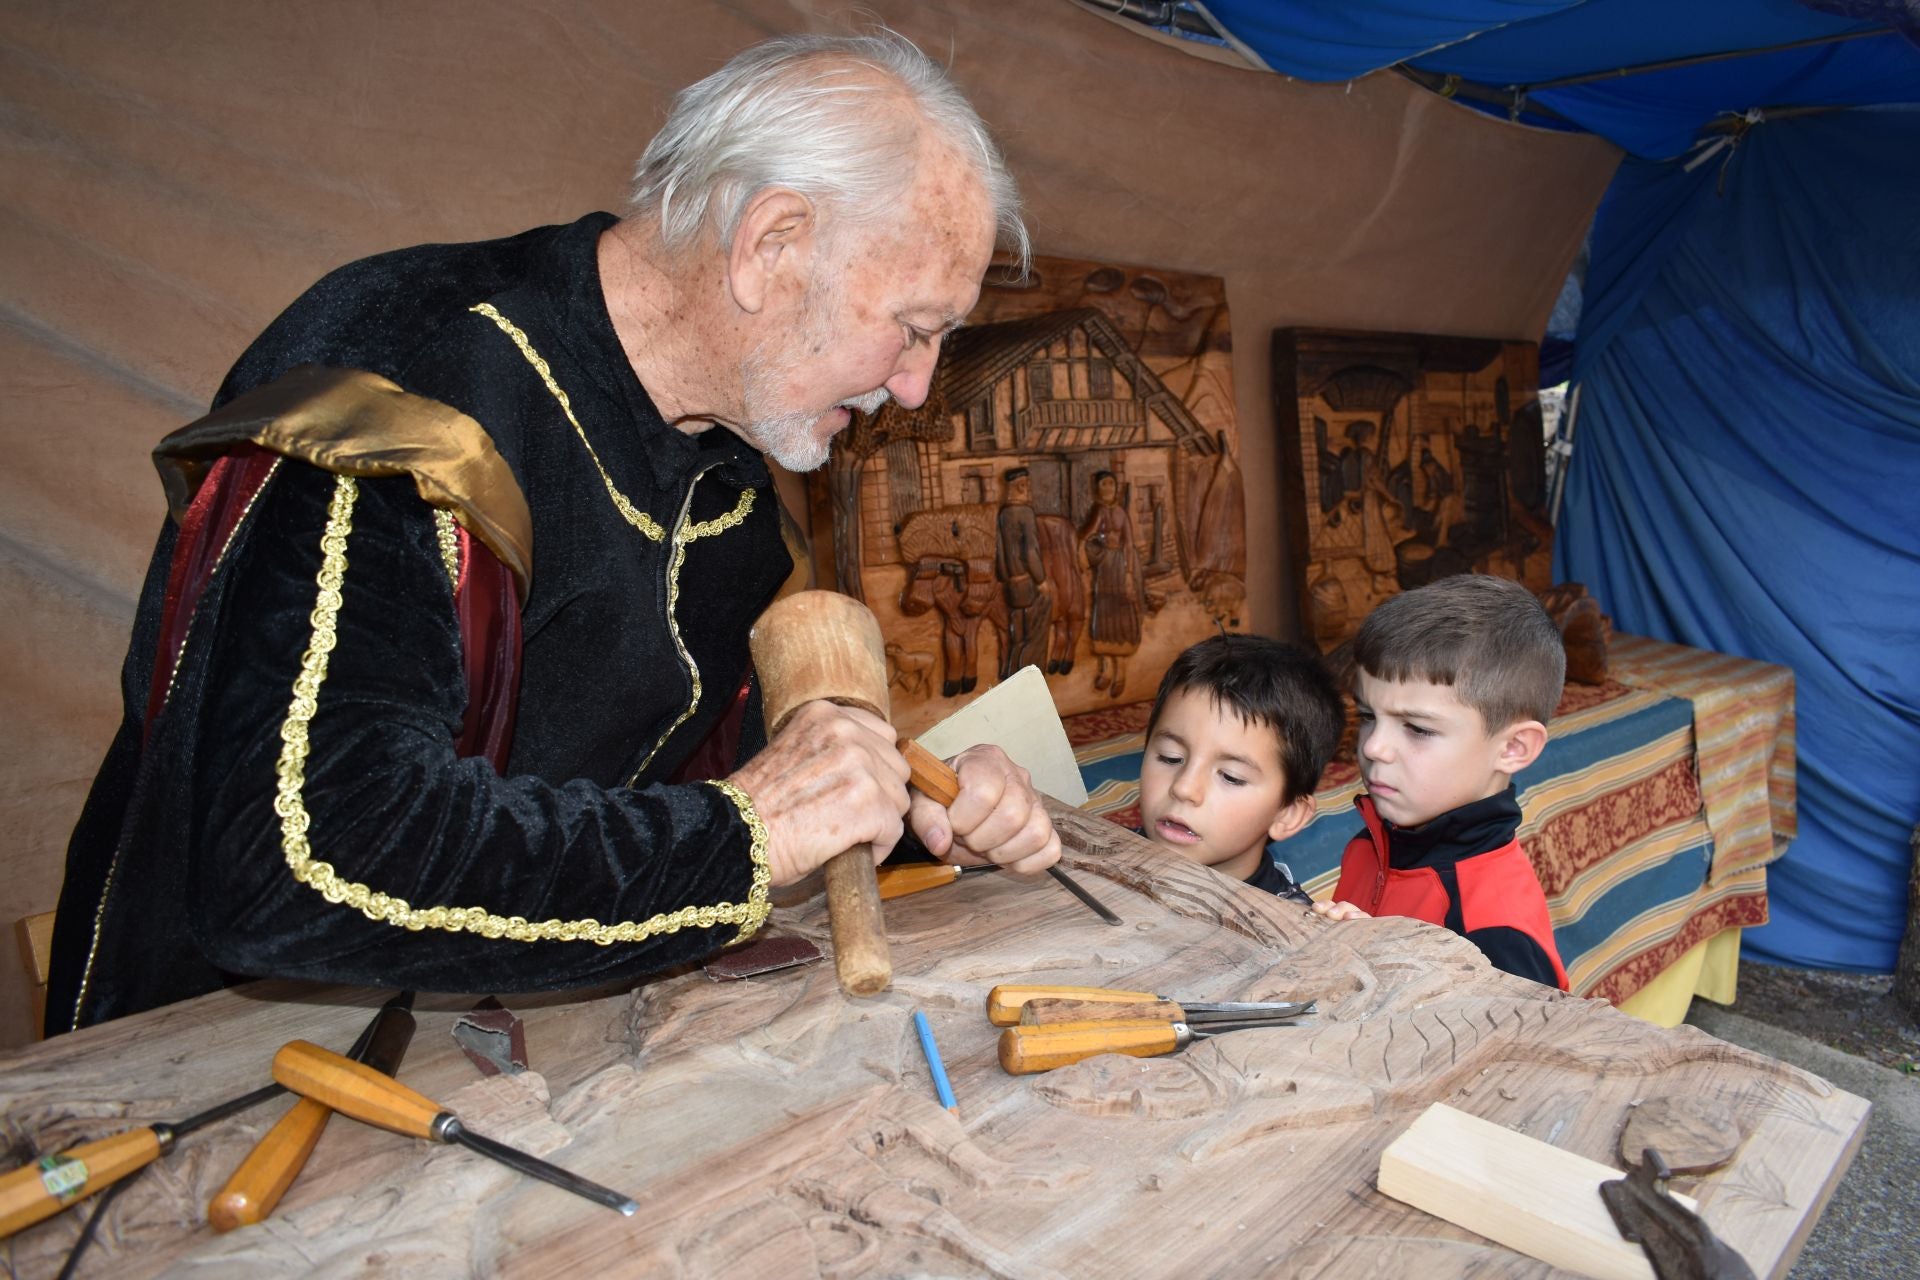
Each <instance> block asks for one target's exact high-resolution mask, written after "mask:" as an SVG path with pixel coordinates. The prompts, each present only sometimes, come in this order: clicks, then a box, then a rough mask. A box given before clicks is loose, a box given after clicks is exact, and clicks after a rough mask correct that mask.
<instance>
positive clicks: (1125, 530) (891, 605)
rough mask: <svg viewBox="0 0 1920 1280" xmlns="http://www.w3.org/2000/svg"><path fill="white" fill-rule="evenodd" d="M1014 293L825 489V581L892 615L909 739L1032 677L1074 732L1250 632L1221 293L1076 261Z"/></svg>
mask: <svg viewBox="0 0 1920 1280" xmlns="http://www.w3.org/2000/svg"><path fill="white" fill-rule="evenodd" d="M996 281H1004V272H998V271H997V272H994V273H990V274H989V276H988V282H987V285H986V287H985V288H983V289H982V291H981V295H980V303H979V305H978V306H977V307H975V308H974V311H973V314H972V315H970V316H969V317H968V320H967V324H966V327H964V328H962V329H960V330H959V331H957V332H955V333H954V334H953V335H952V336H951V337H949V338H948V339H947V342H946V347H945V349H944V350H943V352H942V353H941V357H940V364H939V367H938V369H937V370H936V371H935V374H934V381H933V391H932V394H931V395H930V396H929V398H928V400H927V403H926V404H925V405H923V406H922V407H921V408H919V409H917V410H913V411H908V410H905V409H903V408H901V407H900V406H899V405H897V404H889V405H887V406H885V407H884V408H882V409H881V410H880V411H879V412H878V413H877V414H874V415H872V416H871V417H866V418H863V419H861V420H860V421H857V422H856V423H855V424H854V425H853V426H852V427H850V428H849V429H848V430H846V431H845V432H843V433H842V434H841V435H840V437H839V438H838V439H836V440H835V441H834V446H833V454H832V458H831V460H830V461H829V463H828V465H827V467H826V469H825V470H824V471H821V472H816V473H814V475H813V476H812V477H811V478H810V481H809V483H810V500H811V506H812V526H813V528H812V538H813V547H814V558H815V565H816V568H817V570H818V573H819V578H820V582H821V584H822V585H825V586H836V587H837V588H838V589H839V590H841V591H844V592H846V593H848V594H849V595H853V596H856V597H858V598H860V599H862V600H864V601H866V603H867V604H868V605H869V606H871V607H872V609H873V611H874V613H875V614H876V615H877V616H878V617H879V619H880V626H881V630H882V631H883V632H884V633H885V634H886V637H887V655H888V671H889V675H890V677H891V680H892V686H891V687H892V694H893V717H894V721H895V723H896V724H898V725H900V727H901V728H902V729H903V730H904V731H905V732H908V733H914V732H918V731H919V730H920V729H923V728H925V727H927V726H928V725H931V724H933V723H935V722H936V721H938V720H940V719H942V718H943V717H945V716H946V715H948V714H949V713H950V712H952V711H954V710H956V709H957V708H958V707H959V706H961V705H962V703H964V702H965V700H966V699H967V698H968V697H969V696H971V695H972V694H974V693H977V692H978V691H979V690H980V689H982V688H985V687H987V686H989V685H992V684H994V683H996V682H997V681H999V680H1002V679H1005V678H1006V677H1007V676H1009V675H1011V674H1012V673H1013V672H1015V671H1017V670H1019V669H1020V668H1022V667H1024V666H1028V665H1033V666H1037V667H1039V668H1040V669H1041V670H1042V671H1044V672H1045V673H1046V674H1047V679H1048V683H1049V685H1050V686H1051V687H1052V691H1053V697H1054V701H1055V703H1056V704H1057V705H1058V706H1059V708H1060V710H1061V712H1062V713H1072V712H1076V711H1090V710H1094V709H1097V708H1099V707H1102V706H1112V705H1116V704H1119V703H1124V702H1133V701H1138V700H1139V699H1141V698H1147V697H1151V696H1152V695H1153V692H1154V689H1155V687H1156V686H1157V685H1158V683H1159V679H1160V676H1161V673H1162V672H1164V671H1165V670H1166V668H1167V665H1168V664H1169V663H1170V662H1171V661H1172V660H1173V658H1174V656H1175V655H1177V654H1178V653H1179V652H1180V651H1181V650H1182V649H1184V648H1186V647H1187V646H1188V645H1190V644H1192V643H1193V642H1194V641H1196V640H1200V639H1203V638H1204V637H1206V636H1209V635H1212V634H1214V632H1215V631H1216V630H1219V629H1222V628H1225V629H1228V630H1237V629H1239V628H1240V627H1241V625H1242V621H1241V615H1242V606H1243V602H1244V601H1245V598H1246V572H1247V556H1246V498H1245V494H1244V490H1243V487H1242V482H1241V476H1240V468H1239V431H1238V428H1237V426H1236V423H1235V414H1234V401H1233V378H1232V368H1231V365H1232V346H1231V338H1230V334H1229V329H1228V322H1227V303H1226V290H1225V286H1224V284H1223V282H1222V281H1221V280H1220V279H1219V278H1217V277H1214V276H1196V275H1188V274H1185V273H1182V272H1176V271H1161V270H1156V269H1152V268H1144V267H1124V266H1114V265H1110V264H1104V263H1095V262H1082V261H1076V260H1072V259H1065V258H1036V259H1034V263H1033V273H1032V275H1031V276H1030V277H1029V278H1028V279H1027V280H1026V281H1024V282H1022V283H1021V284H1018V285H1014V284H1008V283H1004V282H998V283H997V282H996Z"/></svg>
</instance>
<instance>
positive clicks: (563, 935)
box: [273, 476, 772, 947]
mask: <svg viewBox="0 0 1920 1280" xmlns="http://www.w3.org/2000/svg"><path fill="white" fill-rule="evenodd" d="M358 493H359V485H358V482H357V481H355V480H354V478H353V477H352V476H336V477H334V486H333V499H332V501H331V502H329V503H328V505H327V527H326V531H325V532H324V533H323V534H322V535H321V538H320V550H321V559H320V572H319V573H318V575H316V578H315V581H316V583H317V584H318V586H319V593H318V595H317V597H316V599H315V602H314V607H313V613H312V615H311V618H312V622H313V635H312V638H311V639H310V640H309V641H308V644H307V649H306V652H305V653H303V654H301V655H300V674H299V675H298V676H296V677H294V681H293V699H292V701H291V702H290V703H289V704H288V706H287V718H286V720H285V721H284V722H282V724H281V726H280V740H281V743H282V744H283V745H282V747H281V749H280V760H279V763H278V764H277V765H276V766H275V769H274V772H275V774H276V775H277V776H278V777H279V779H280V782H279V787H278V790H277V793H276V795H275V797H274V801H273V811H274V812H275V813H277V814H279V815H280V846H281V849H282V850H283V851H284V852H285V854H286V858H287V866H288V867H289V868H290V869H291V870H292V871H293V876H294V879H296V880H298V881H300V883H302V884H304V885H306V886H307V887H308V888H311V889H314V890H316V891H318V892H319V894H320V895H321V896H322V897H324V898H325V899H326V900H327V901H328V902H332V903H336V904H340V903H344V904H346V905H347V906H350V907H353V908H354V909H356V910H357V911H359V912H360V913H361V914H362V915H364V916H366V917H367V918H368V919H369V920H374V921H378V922H381V923H385V924H391V925H396V926H398V927H400V928H403V929H409V930H412V931H414V932H418V931H420V930H422V929H444V930H446V931H447V932H449V933H477V934H479V935H481V936H482V937H486V938H509V939H511V940H513V941H515V942H548V941H560V942H576V941H578V942H592V943H597V944H598V945H600V946H603V947H604V946H607V945H610V944H612V943H615V942H639V941H641V940H643V939H646V938H650V937H653V936H654V935H656V934H662V933H677V932H679V931H680V930H681V929H688V928H697V929H708V928H712V927H713V926H715V925H721V924H737V925H739V926H740V932H739V935H738V937H739V938H745V937H748V936H749V935H751V934H752V933H753V932H754V931H755V930H756V929H758V928H759V927H760V925H761V924H762V923H763V922H764V921H765V920H766V918H767V911H768V909H769V904H768V899H767V886H768V884H769V882H770V880H771V877H772V866H771V864H770V863H769V861H768V859H767V844H768V836H767V828H766V824H765V823H763V822H762V821H761V820H760V817H759V815H758V814H757V813H756V812H755V811H754V808H753V802H752V801H751V800H750V799H748V797H747V794H746V793H745V792H744V791H742V790H740V788H739V787H737V786H735V785H733V784H732V783H730V782H714V783H712V784H711V785H712V786H714V787H717V788H718V789H719V790H720V791H721V793H722V794H724V795H725V796H726V797H727V798H728V799H729V800H732V801H733V803H734V806H735V807H736V808H738V809H739V811H740V816H741V819H742V821H744V822H745V823H746V825H747V830H748V832H749V833H750V834H751V836H752V846H751V850H750V856H751V858H752V859H753V883H752V887H751V888H750V889H749V890H748V894H747V901H746V902H744V903H732V902H722V903H718V904H716V905H714V906H709V907H682V908H680V909H679V910H678V911H672V912H663V913H661V914H660V915H656V916H654V917H653V918H652V919H650V920H644V921H639V922H633V921H623V922H621V923H619V924H601V923H600V922H599V921H597V920H544V921H529V920H527V919H526V918H525V917H522V916H499V915H495V914H494V913H493V912H491V911H488V910H487V909H486V908H484V907H428V908H425V909H421V908H418V907H414V906H411V905H409V904H408V903H407V902H406V900H405V899H403V898H396V897H393V896H392V895H390V894H385V893H377V892H375V891H374V890H372V889H370V888H368V887H367V886H366V885H364V884H356V883H354V882H353V881H350V880H345V879H342V878H341V877H340V876H339V875H338V874H337V873H336V872H335V871H334V869H333V867H332V865H331V864H329V863H326V862H322V861H320V860H319V859H317V858H315V857H314V856H313V849H312V847H311V846H310V845H309V844H308V842H307V831H308V829H309V828H310V827H311V826H312V819H311V817H310V816H309V815H308V813H307V807H306V801H305V800H304V798H303V797H302V795H301V792H302V790H303V788H304V787H305V785H306V759H307V755H308V753H309V751H310V749H311V748H310V743H309V737H308V726H309V725H310V724H311V723H312V721H313V717H314V713H315V712H316V711H317V710H318V709H319V700H320V686H321V685H322V684H323V683H324V682H325V681H326V678H327V664H328V661H329V656H330V655H331V654H332V652H333V649H334V646H335V645H336V644H337V643H338V642H339V618H340V603H341V595H340V588H341V586H342V584H343V583H344V582H345V581H346V573H347V535H348V534H350V533H351V532H352V531H353V504H354V500H355V498H356V497H357V496H358Z"/></svg>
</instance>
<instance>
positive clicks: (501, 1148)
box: [273, 1040, 640, 1218]
mask: <svg viewBox="0 0 1920 1280" xmlns="http://www.w3.org/2000/svg"><path fill="white" fill-rule="evenodd" d="M273 1078H274V1079H275V1080H278V1081H279V1082H280V1083H281V1084H283V1085H285V1086H286V1087H287V1088H289V1089H291V1090H293V1091H294V1092H295V1093H297V1094H300V1095H301V1096H302V1097H307V1098H313V1099H315V1100H317V1101H319V1102H324V1103H325V1104H326V1105H327V1106H329V1107H331V1108H333V1109H334V1110H335V1111H338V1112H340V1113H341V1114H342V1115H349V1116H352V1117H353V1118H354V1119H355V1120H359V1121H361V1122H363V1123H365V1124H371V1125H377V1126H379V1127H380V1128H382V1129H390V1130H392V1131H393V1132H395V1133H399V1134H405V1135H406V1136H408V1137H412V1138H427V1139H430V1140H432V1141H434V1142H446V1143H458V1144H460V1145H461V1146H464V1147H468V1148H471V1149H472V1150H474V1151H478V1152H479V1153H480V1154H481V1155H484V1156H489V1157H491V1158H493V1159H495V1160H498V1161H499V1162H500V1163H501V1164H504V1165H506V1166H507V1167H508V1168H510V1169H516V1170H518V1171H519V1172H521V1173H524V1174H527V1175H528V1176H529V1177H534V1178H539V1179H540V1180H541V1181H543V1182H549V1183H552V1184H553V1185H554V1186H556V1187H560V1188H561V1189H563V1190H566V1191H571V1192H573V1193H574V1194H575V1195H577V1196H583V1197H585V1198H586V1199H588V1200H591V1201H593V1202H594V1203H595V1204H600V1205H605V1206H606V1207H607V1208H609V1209H613V1210H616V1211H617V1212H619V1213H621V1214H622V1215H624V1216H626V1217H629V1218H630V1217H632V1216H633V1215H634V1213H635V1212H636V1211H637V1210H638V1209H639V1208H640V1206H639V1205H638V1204H636V1203H634V1201H633V1200H632V1199H631V1198H630V1197H627V1196H624V1195H621V1194H620V1193H619V1192H618V1191H614V1190H611V1189H610V1188H607V1187H603V1186H601V1185H600V1184H599V1183H597V1182H589V1181H588V1180H587V1179H585V1178H583V1177H581V1176H580V1175H579V1174H577V1173H570V1172H568V1171H567V1170H565V1169H562V1168H561V1167H560V1166H558V1165H555V1164H548V1163H547V1162H546V1161H545V1160H542V1159H540V1158H539V1157H538V1156H533V1155H529V1154H527V1153H526V1152H524V1151H521V1150H518V1149H517V1148H514V1147H510V1146H508V1145H506V1144H505V1143H504V1142H496V1141H494V1140H493V1139H492V1138H487V1137H483V1136H481V1135H480V1134H477V1133H475V1132H473V1130H471V1129H469V1128H467V1127H466V1126H465V1125H464V1124H461V1123H460V1118H459V1117H458V1116H456V1115H454V1114H453V1113H452V1112H451V1111H447V1110H445V1109H443V1108H442V1107H441V1106H440V1105H439V1104H438V1103H436V1102H433V1101H431V1100H429V1099H428V1098H426V1097H425V1096H423V1095H421V1094H418V1093H415V1092H414V1091H413V1090H412V1089H409V1088H408V1087H407V1086H405V1085H403V1084H401V1083H400V1082H399V1081H398V1080H394V1079H391V1078H389V1077H387V1076H383V1075H381V1074H380V1073H379V1072H378V1071H375V1070H373V1069H372V1068H371V1067H368V1066H367V1065H365V1064H364V1063H359V1062H354V1061H352V1060H351V1059H348V1058H343V1057H341V1056H340V1055H339V1054H337V1053H330V1052H328V1051H327V1050H325V1049H322V1048H321V1047H320V1046H319V1045H316V1044H308V1043H307V1042H306V1041H304V1040H295V1041H293V1042H292V1043H291V1044H288V1045H285V1046H283V1047H282V1048H281V1050H280V1052H278V1053H276V1054H274V1055H273Z"/></svg>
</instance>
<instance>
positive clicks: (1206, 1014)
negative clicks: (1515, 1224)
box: [987, 984, 1314, 1027]
mask: <svg viewBox="0 0 1920 1280" xmlns="http://www.w3.org/2000/svg"><path fill="white" fill-rule="evenodd" d="M1034 1000H1077V1001H1084V1002H1086V1003H1088V1004H1099V1005H1111V1006H1115V1007H1124V1006H1137V1005H1145V1004H1168V1005H1171V1006H1173V1008H1175V1009H1178V1010H1179V1011H1180V1013H1181V1015H1182V1016H1180V1017H1168V1018H1165V1019H1163V1021H1168V1022H1189V1023H1191V1022H1200V1021H1212V1020H1216V1018H1217V1016H1218V1015H1229V1016H1231V1015H1236V1014H1237V1015H1248V1014H1252V1015H1263V1014H1271V1013H1284V1014H1292V1015H1299V1014H1305V1013H1311V1012H1313V1007H1314V1006H1313V1001H1311V1000H1308V1001H1305V1002H1298V1001H1291V1000H1255V1001H1218V1000H1214V1001H1189V1000H1175V999H1173V998H1171V997H1169V996H1163V995H1157V994H1155V993H1154V992H1151V991H1114V990H1110V989H1109V988H1106V987H1067V986H1051V985H1039V986H1030V985H1019V984H1003V985H1001V986H997V987H995V988H994V989H993V990H991V991H989V992H987V1021H988V1022H991V1023H992V1024H993V1025H994V1026H996V1027H1011V1026H1014V1025H1015V1024H1017V1023H1019V1022H1021V1021H1022V1020H1023V1019H1022V1009H1023V1008H1024V1007H1025V1006H1026V1005H1027V1004H1028V1003H1029V1002H1031V1001H1034ZM1187 1015H1192V1016H1187ZM1088 1016H1094V1015H1093V1014H1092V1013H1091V1012H1089V1015H1088ZM1097 1016H1098V1017H1101V1018H1107V1017H1112V1016H1119V1017H1129V1016H1135V1015H1130V1014H1119V1015H1110V1014H1107V1013H1105V1012H1104V1011H1103V1012H1100V1013H1099V1014H1098V1015H1097ZM1038 1020H1040V1021H1047V1020H1048V1019H1045V1018H1042V1019H1038ZM1053 1020H1055V1021H1057V1020H1058V1019H1053Z"/></svg>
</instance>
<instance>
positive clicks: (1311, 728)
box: [1147, 635, 1347, 803]
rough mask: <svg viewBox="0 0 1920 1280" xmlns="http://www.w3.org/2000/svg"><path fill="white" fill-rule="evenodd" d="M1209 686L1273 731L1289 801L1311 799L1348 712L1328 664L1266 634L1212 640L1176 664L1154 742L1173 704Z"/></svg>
mask: <svg viewBox="0 0 1920 1280" xmlns="http://www.w3.org/2000/svg"><path fill="white" fill-rule="evenodd" d="M1182 689H1205V690H1206V691H1207V692H1208V693H1209V694H1211V695H1212V696H1213V700H1214V702H1215V703H1217V704H1219V705H1221V706H1224V707H1227V708H1230V709H1231V710H1232V711H1233V712H1234V714H1236V715H1238V716H1239V717H1240V719H1241V720H1243V721H1245V722H1246V723H1248V724H1258V725H1265V726H1266V727H1267V728H1269V729H1272V730H1273V736H1274V737H1275V738H1276V739H1278V740H1279V744H1280V769H1281V772H1282V773H1283V774H1284V775H1285V777H1286V784H1287V792H1286V799H1287V801H1288V802H1289V803H1291V802H1293V801H1294V800H1297V799H1299V798H1300V797H1301V796H1310V795H1312V794H1313V790H1314V788H1315V787H1317V786H1319V785H1320V775H1321V773H1323V772H1324V771H1325V770H1326V767H1327V762H1328V761H1329V760H1331V759H1332V758H1333V753H1334V751H1335V750H1336V749H1338V747H1339V746H1340V731H1341V730H1342V729H1343V728H1344V727H1345V726H1346V719H1347V709H1346V707H1345V705H1344V704H1343V703H1342V702H1341V701H1340V690H1339V689H1338V688H1337V687H1336V686H1335V685H1334V683H1333V677H1332V676H1331V675H1329V674H1328V673H1327V669H1326V667H1325V666H1324V665H1323V664H1322V663H1321V661H1320V659H1318V658H1316V657H1315V656H1314V655H1312V654H1311V653H1308V652H1307V651H1306V650H1305V649H1302V648H1300V647H1299V646H1298V645H1291V644H1284V643H1282V642H1281V641H1278V640H1269V639H1267V638H1266V637H1265V636H1242V635H1218V636H1209V637H1207V638H1206V639H1205V640H1202V641H1201V642H1200V643H1199V644H1196V645H1192V646H1190V647H1189V648H1188V649H1187V650H1186V651H1185V652H1184V653H1182V654H1181V655H1180V656H1179V657H1177V658H1175V659H1174V660H1173V665H1172V666H1170V667H1168V668H1167V674H1166V675H1164V676H1162V677H1161V679H1160V692H1159V693H1158V694H1157V695H1155V697H1154V700H1153V714H1152V715H1150V716H1148V717H1147V737H1148V738H1152V737H1153V727H1154V725H1156V724H1158V723H1159V721H1160V711H1161V708H1163V707H1165V706H1166V705H1167V699H1168V698H1171V697H1172V696H1173V695H1174V694H1176V693H1178V692H1179V691H1180V690H1182Z"/></svg>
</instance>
